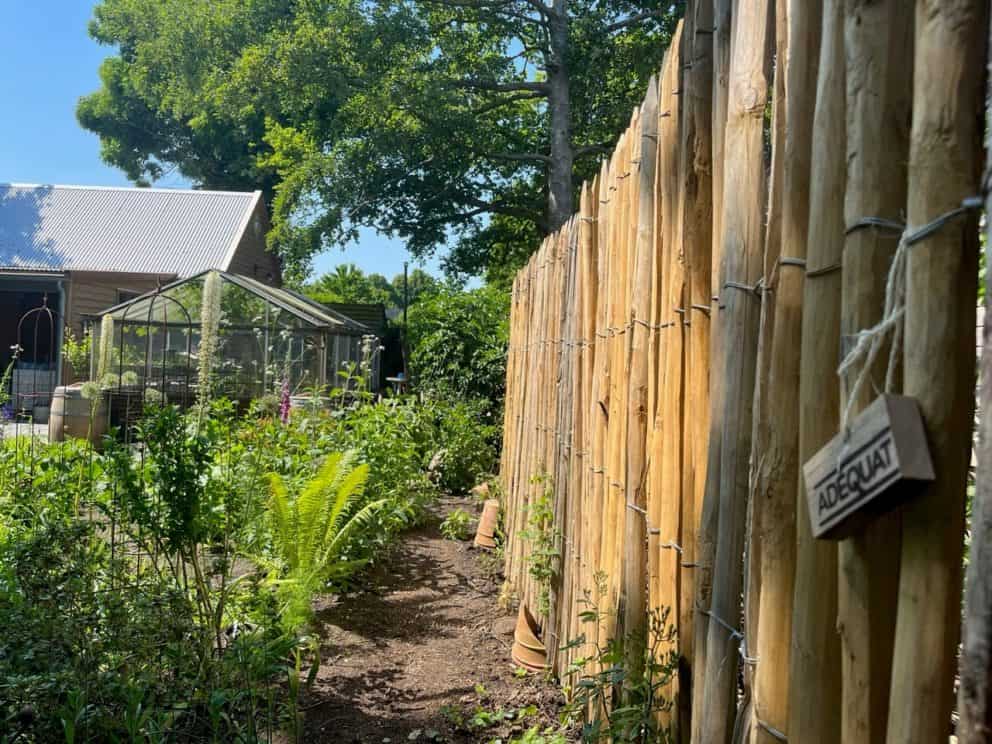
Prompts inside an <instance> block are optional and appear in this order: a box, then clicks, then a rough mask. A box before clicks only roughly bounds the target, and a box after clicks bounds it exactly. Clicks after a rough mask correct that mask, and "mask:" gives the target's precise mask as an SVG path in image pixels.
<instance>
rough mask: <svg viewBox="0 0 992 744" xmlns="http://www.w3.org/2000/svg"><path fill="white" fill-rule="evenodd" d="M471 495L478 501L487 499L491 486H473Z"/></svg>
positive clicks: (481, 484) (484, 484) (486, 484)
mask: <svg viewBox="0 0 992 744" xmlns="http://www.w3.org/2000/svg"><path fill="white" fill-rule="evenodd" d="M469 493H470V494H472V495H473V496H475V497H476V498H477V499H482V498H485V497H486V496H488V495H489V484H488V483H480V484H479V485H477V486H473V487H472V490H471V491H469Z"/></svg>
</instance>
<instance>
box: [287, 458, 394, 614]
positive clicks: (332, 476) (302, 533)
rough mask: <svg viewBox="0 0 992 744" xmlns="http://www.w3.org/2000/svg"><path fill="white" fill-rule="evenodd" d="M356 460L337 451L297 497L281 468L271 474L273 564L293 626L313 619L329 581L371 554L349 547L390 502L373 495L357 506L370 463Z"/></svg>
mask: <svg viewBox="0 0 992 744" xmlns="http://www.w3.org/2000/svg"><path fill="white" fill-rule="evenodd" d="M353 462H354V454H353V453H345V454H342V453H339V452H334V453H331V454H330V455H329V456H328V457H327V459H326V460H325V461H324V463H323V465H321V467H320V469H319V470H318V471H317V474H316V475H315V476H314V477H313V478H312V479H311V480H310V481H309V482H308V483H307V484H306V485H305V486H304V487H303V489H302V490H301V491H300V492H299V494H297V495H296V496H295V497H293V496H290V494H289V489H288V488H287V487H286V483H285V481H284V480H283V478H282V477H281V476H280V475H279V474H277V473H269V475H268V480H269V495H270V502H269V517H270V523H271V529H272V543H273V552H274V553H275V561H274V562H273V563H272V564H271V566H270V569H271V571H272V574H273V576H272V579H273V581H274V583H275V584H276V586H277V591H278V594H279V599H280V606H281V611H280V617H281V619H282V623H283V626H284V627H285V628H286V629H287V630H291V631H297V630H299V629H300V628H301V627H303V626H304V625H306V624H307V623H308V622H309V620H310V617H311V608H310V601H311V599H312V598H313V596H314V595H315V594H316V593H317V592H319V591H320V590H321V589H322V588H323V587H324V585H325V584H327V582H328V581H330V580H331V579H334V578H343V577H344V576H346V575H347V574H349V573H351V572H353V571H354V570H356V569H357V568H358V567H359V566H360V565H362V564H363V563H364V562H365V561H366V560H367V559H361V560H348V559H347V557H346V553H345V551H346V549H347V547H348V545H349V542H350V541H351V540H352V538H354V537H355V536H356V535H358V534H359V533H360V532H361V531H362V530H363V529H368V528H369V527H370V526H371V525H373V523H374V519H375V517H376V515H377V514H378V513H379V512H380V511H381V510H382V509H384V508H385V507H386V505H387V504H388V503H389V502H388V500H386V499H381V500H379V501H373V502H371V503H368V504H365V505H364V506H362V507H361V508H360V509H358V510H357V511H355V506H356V505H357V503H358V501H359V500H360V499H361V497H362V494H363V492H364V490H365V483H366V481H367V480H368V477H369V468H368V465H365V464H361V465H357V466H355V465H353Z"/></svg>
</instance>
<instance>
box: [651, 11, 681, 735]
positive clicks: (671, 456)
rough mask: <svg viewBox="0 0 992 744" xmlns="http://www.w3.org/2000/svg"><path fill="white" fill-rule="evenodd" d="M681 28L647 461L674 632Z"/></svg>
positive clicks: (665, 600) (665, 165) (674, 54)
mask: <svg viewBox="0 0 992 744" xmlns="http://www.w3.org/2000/svg"><path fill="white" fill-rule="evenodd" d="M682 28H683V25H682V24H679V26H678V28H677V29H676V31H675V33H674V34H673V35H672V45H671V48H670V50H669V54H668V56H667V57H666V60H665V68H664V74H663V78H662V83H661V95H660V97H659V110H660V111H661V116H662V117H663V118H662V120H661V121H662V123H661V124H659V127H658V131H659V134H660V136H659V140H658V146H659V149H660V150H661V153H660V155H659V168H660V169H661V171H660V176H661V178H660V179H659V184H660V186H661V192H660V193H659V195H658V205H659V208H660V209H661V210H662V218H661V232H660V235H659V241H658V255H659V260H660V262H661V266H662V269H661V274H662V277H661V282H660V293H659V308H658V320H659V328H658V331H657V332H658V333H659V339H660V344H661V357H660V363H659V365H658V374H659V377H658V381H657V384H658V386H659V389H658V396H657V400H658V409H657V411H656V412H655V418H654V429H653V435H652V436H653V438H652V444H651V447H652V449H651V459H652V461H653V463H654V465H655V467H654V472H653V475H654V476H655V477H654V478H653V484H654V487H655V488H656V490H657V498H656V499H655V500H656V503H657V507H656V508H655V510H654V512H653V514H652V517H653V519H652V525H653V526H654V528H655V529H656V530H657V531H658V536H657V543H656V544H657V561H658V575H657V579H656V581H657V585H656V591H655V597H656V599H655V601H654V602H653V603H652V609H655V610H662V611H668V612H669V616H668V624H669V625H671V626H673V627H674V628H675V629H676V633H677V632H678V606H679V595H678V591H679V571H680V569H679V554H678V550H677V547H676V546H678V545H680V543H681V540H682V536H681V526H682V525H681V511H682V477H681V466H682V431H683V427H682V336H683V326H682V316H681V314H680V312H679V311H680V310H681V309H682V295H683V287H684V272H683V270H682V269H683V267H682V259H681V255H680V252H681V241H680V239H679V234H680V222H681V220H680V215H679V207H680V201H679V193H680V191H681V184H680V179H679V142H680V140H679V129H680V127H679V120H680V117H679V111H680V110H681V92H680V91H679V87H678V86H679V82H678V81H679V72H680V70H679V55H678V49H679V45H680V43H681V39H682ZM670 650H674V651H675V652H676V654H677V653H678V639H677V638H676V641H675V645H674V648H668V647H667V646H663V647H662V648H660V649H659V652H660V653H662V654H666V653H667V652H668V651H670ZM662 694H664V695H665V696H666V697H667V698H668V699H669V700H673V701H674V700H676V698H677V697H678V694H679V692H678V679H677V677H676V678H673V679H672V680H671V684H670V685H669V686H668V687H666V688H664V689H663V690H662ZM669 720H670V722H671V724H672V725H673V726H674V727H677V725H678V721H677V717H676V716H675V712H674V711H673V715H672V717H671V719H669V718H668V717H667V716H664V715H663V716H662V722H663V723H668V722H669Z"/></svg>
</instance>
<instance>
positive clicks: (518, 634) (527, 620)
mask: <svg viewBox="0 0 992 744" xmlns="http://www.w3.org/2000/svg"><path fill="white" fill-rule="evenodd" d="M539 632H540V629H539V628H538V626H537V620H535V619H534V616H533V615H531V614H530V610H528V609H527V606H526V605H525V604H523V603H522V602H521V603H520V611H519V612H518V613H517V627H516V628H515V629H514V631H513V650H512V651H511V652H510V657H511V658H512V659H513V662H514V663H515V664H517V665H518V666H522V667H523V668H524V669H527V670H528V671H531V672H543V671H546V670H547V668H548V651H547V649H546V648H545V646H544V644H543V643H541V639H540V638H538V636H537V634H538V633H539Z"/></svg>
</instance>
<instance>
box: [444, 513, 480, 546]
mask: <svg viewBox="0 0 992 744" xmlns="http://www.w3.org/2000/svg"><path fill="white" fill-rule="evenodd" d="M471 527H472V516H471V515H470V514H469V513H468V512H467V511H465V510H464V509H455V510H454V511H453V512H451V513H450V514H449V515H448V516H447V517H446V518H445V520H444V521H443V522H441V534H442V535H444V536H445V537H446V538H448V539H449V540H468V539H469V538H470V537H471V536H472V532H471Z"/></svg>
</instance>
